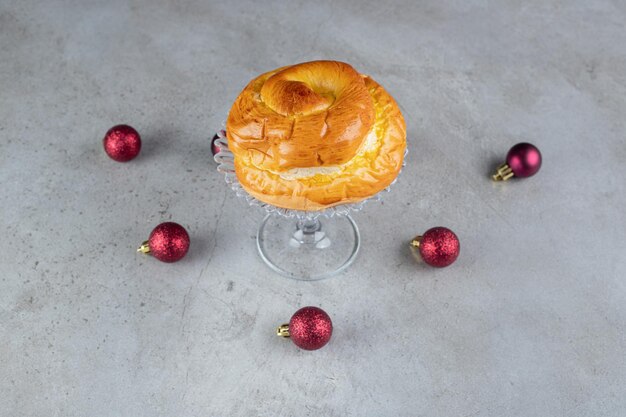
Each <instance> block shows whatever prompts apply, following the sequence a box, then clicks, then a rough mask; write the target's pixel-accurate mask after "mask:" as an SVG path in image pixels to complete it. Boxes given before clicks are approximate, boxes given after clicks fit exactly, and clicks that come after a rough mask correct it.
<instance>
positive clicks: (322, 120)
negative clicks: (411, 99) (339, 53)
mask: <svg viewBox="0 0 626 417" xmlns="http://www.w3.org/2000/svg"><path fill="white" fill-rule="evenodd" d="M226 135H227V138H228V147H229V149H230V150H231V151H232V152H233V154H234V156H235V162H234V164H235V172H236V174H237V178H238V180H239V182H240V183H241V185H242V186H243V188H244V189H245V190H246V191H247V192H248V193H250V194H251V195H253V196H254V197H255V198H257V199H258V200H261V201H263V202H266V203H268V204H272V205H274V206H278V207H283V208H288V209H294V210H322V209H325V208H328V207H331V206H334V205H337V204H345V203H354V202H358V201H361V200H364V199H366V198H368V197H371V196H373V195H374V194H376V193H378V192H379V191H381V190H383V189H384V188H386V187H387V186H388V185H389V184H391V182H392V181H393V180H394V179H395V178H396V176H397V175H398V173H399V171H400V168H401V167H402V160H403V157H404V152H405V147H406V126H405V123H404V119H403V117H402V114H401V112H400V109H399V108H398V105H397V104H396V102H395V101H394V99H393V98H392V97H391V96H390V95H389V94H388V93H387V92H386V91H385V90H384V89H383V88H382V87H381V86H380V85H378V84H377V83H376V82H375V81H374V80H372V79H371V78H370V77H368V76H365V75H361V74H359V73H358V72H356V71H355V70H354V68H352V67H351V66H350V65H348V64H345V63H342V62H336V61H313V62H306V63H303V64H297V65H292V66H288V67H283V68H279V69H276V70H274V71H270V72H267V73H265V74H262V75H260V76H258V77H257V78H255V79H253V80H252V81H251V82H250V83H249V84H248V85H247V86H246V87H245V88H244V89H243V91H242V92H241V94H239V96H238V97H237V99H236V100H235V103H234V104H233V106H232V108H231V110H230V113H229V115H228V120H227V122H226Z"/></svg>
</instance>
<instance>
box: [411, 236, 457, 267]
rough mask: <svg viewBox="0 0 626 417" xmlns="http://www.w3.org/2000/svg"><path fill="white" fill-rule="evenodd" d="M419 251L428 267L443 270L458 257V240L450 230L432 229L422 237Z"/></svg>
mask: <svg viewBox="0 0 626 417" xmlns="http://www.w3.org/2000/svg"><path fill="white" fill-rule="evenodd" d="M419 251H420V255H421V256H422V259H423V260H424V262H426V263H427V264H428V265H431V266H434V267H437V268H443V267H444V266H448V265H450V264H451V263H453V262H454V261H455V260H456V258H457V257H458V256H459V251H460V244H459V238H457V237H456V235H455V234H454V232H453V231H452V230H450V229H447V228H445V227H433V228H432V229H429V230H427V231H426V232H425V233H424V235H423V236H422V239H421V240H420V244H419Z"/></svg>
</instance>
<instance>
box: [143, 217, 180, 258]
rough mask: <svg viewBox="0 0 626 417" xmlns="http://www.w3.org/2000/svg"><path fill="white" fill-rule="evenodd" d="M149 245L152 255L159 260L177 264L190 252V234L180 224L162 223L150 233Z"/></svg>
mask: <svg viewBox="0 0 626 417" xmlns="http://www.w3.org/2000/svg"><path fill="white" fill-rule="evenodd" d="M148 245H149V247H150V254H151V255H152V256H154V257H155V258H157V259H158V260H160V261H163V262H176V261H178V260H180V259H182V258H183V257H184V256H185V255H186V254H187V251H188V250H189V234H188V233H187V231H186V230H185V228H184V227H183V226H181V225H180V224H178V223H174V222H167V223H161V224H160V225H158V226H157V227H155V228H154V230H153V231H152V233H150V238H149V239H148Z"/></svg>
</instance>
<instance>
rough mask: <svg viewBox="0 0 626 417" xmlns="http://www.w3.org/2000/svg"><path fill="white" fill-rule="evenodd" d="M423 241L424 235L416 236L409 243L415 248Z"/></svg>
mask: <svg viewBox="0 0 626 417" xmlns="http://www.w3.org/2000/svg"><path fill="white" fill-rule="evenodd" d="M421 242H422V236H415V237H414V238H413V240H412V241H411V243H409V245H410V246H411V247H413V248H419V247H420V243H421Z"/></svg>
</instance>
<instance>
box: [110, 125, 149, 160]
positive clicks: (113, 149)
mask: <svg viewBox="0 0 626 417" xmlns="http://www.w3.org/2000/svg"><path fill="white" fill-rule="evenodd" d="M102 144H103V146H104V151H105V152H106V154H107V155H109V157H110V158H111V159H113V160H115V161H117V162H128V161H130V160H132V159H134V158H135V157H136V156H137V155H139V151H140V150H141V137H140V136H139V133H137V131H136V130H135V129H133V128H132V127H131V126H128V125H117V126H113V127H112V128H111V129H109V130H108V131H107V133H106V134H105V135H104V139H102Z"/></svg>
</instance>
